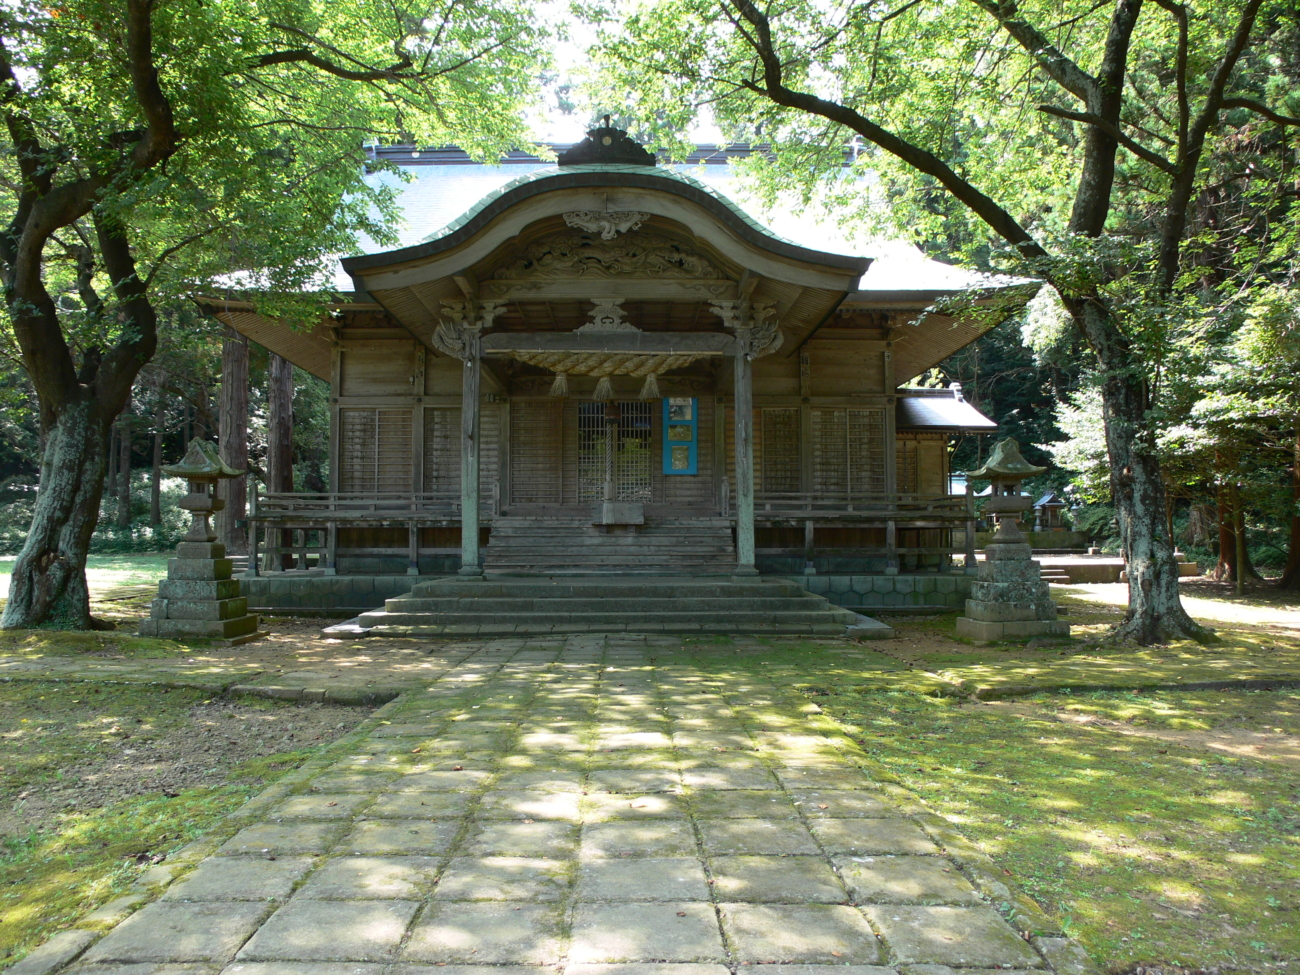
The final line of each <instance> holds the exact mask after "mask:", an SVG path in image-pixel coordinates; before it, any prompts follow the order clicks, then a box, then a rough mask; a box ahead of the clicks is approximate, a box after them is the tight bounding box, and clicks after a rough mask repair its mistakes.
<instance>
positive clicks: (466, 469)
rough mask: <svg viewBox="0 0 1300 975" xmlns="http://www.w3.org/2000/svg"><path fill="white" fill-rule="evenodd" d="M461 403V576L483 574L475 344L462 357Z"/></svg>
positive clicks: (478, 362) (478, 371) (478, 361)
mask: <svg viewBox="0 0 1300 975" xmlns="http://www.w3.org/2000/svg"><path fill="white" fill-rule="evenodd" d="M464 361H465V368H464V371H463V373H462V379H461V402H460V575H462V576H467V577H471V578H473V577H477V576H481V575H482V574H483V566H482V565H481V564H480V559H481V556H480V554H479V549H478V525H479V511H478V453H479V451H478V448H479V387H480V385H481V381H482V378H483V360H482V359H481V358H480V355H479V350H478V348H477V342H475V343H474V348H472V349H471V350H469V354H468V356H467V357H466V358H465V360H464Z"/></svg>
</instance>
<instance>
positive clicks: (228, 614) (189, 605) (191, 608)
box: [152, 596, 248, 620]
mask: <svg viewBox="0 0 1300 975" xmlns="http://www.w3.org/2000/svg"><path fill="white" fill-rule="evenodd" d="M158 603H162V604H163V605H162V606H158V605H157V604H158ZM154 604H155V605H154V612H153V614H152V615H153V618H154V619H173V620H233V619H237V618H238V617H240V616H246V615H248V599H247V598H245V597H244V596H237V597H235V598H234V599H155V600H154ZM159 610H161V612H159Z"/></svg>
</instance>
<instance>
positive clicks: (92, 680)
mask: <svg viewBox="0 0 1300 975" xmlns="http://www.w3.org/2000/svg"><path fill="white" fill-rule="evenodd" d="M253 676H254V677H256V676H258V675H253ZM241 677H242V679H245V680H246V679H247V675H241ZM9 681H29V682H34V681H42V682H48V683H54V684H110V685H117V686H122V687H168V688H173V689H176V690H188V691H203V692H204V693H207V694H212V695H214V696H222V697H262V698H272V699H275V700H281V701H302V702H304V703H308V704H346V705H367V704H387V703H389V702H390V701H393V700H396V698H397V697H398V696H399V695H400V694H402V693H403V692H404V691H405V690H407V688H404V687H392V686H387V687H382V686H381V687H370V688H364V689H363V688H352V687H329V688H324V687H288V686H285V685H281V684H265V685H263V684H248V683H242V684H235V683H229V682H225V681H216V682H213V683H203V682H200V681H197V680H156V679H154V680H144V679H142V680H126V679H123V678H122V677H120V676H114V677H98V676H95V675H94V674H84V673H83V674H57V675H50V674H4V675H0V683H4V682H9ZM419 683H420V681H413V682H412V685H413V686H415V685H418V684H419Z"/></svg>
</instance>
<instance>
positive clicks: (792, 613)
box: [358, 609, 857, 628]
mask: <svg viewBox="0 0 1300 975" xmlns="http://www.w3.org/2000/svg"><path fill="white" fill-rule="evenodd" d="M358 619H360V621H361V624H362V625H363V626H366V625H370V626H424V625H439V626H450V625H454V624H458V623H480V624H489V623H506V622H519V623H529V624H534V625H538V624H548V625H549V624H552V623H587V624H592V625H595V624H599V625H601V626H605V625H607V624H610V623H622V624H632V623H635V624H637V625H641V624H665V625H667V624H681V623H689V624H691V625H693V626H704V625H705V624H709V623H716V622H720V621H723V622H728V623H733V624H735V625H737V626H739V625H746V626H749V625H755V624H767V623H809V624H812V623H838V624H839V625H840V627H841V628H843V627H845V626H848V625H849V624H850V623H854V622H856V621H857V614H855V613H846V614H844V615H842V616H841V615H840V614H839V613H835V614H828V613H825V612H822V611H819V610H816V609H807V610H786V611H767V612H761V613H727V614H726V616H725V618H722V619H720V618H719V616H718V614H717V613H675V612H671V611H669V612H661V613H626V612H623V611H621V610H618V609H611V610H609V611H606V612H573V613H536V612H528V613H521V614H518V615H515V614H505V613H468V612H466V613H389V612H375V613H362V614H361V616H360V617H358Z"/></svg>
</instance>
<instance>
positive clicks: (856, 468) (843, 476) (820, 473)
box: [812, 407, 885, 497]
mask: <svg viewBox="0 0 1300 975" xmlns="http://www.w3.org/2000/svg"><path fill="white" fill-rule="evenodd" d="M812 427H813V431H812V433H813V491H814V492H815V493H817V494H818V495H823V496H835V495H839V496H848V497H873V496H879V495H883V494H884V493H885V411H884V410H883V409H881V408H879V407H865V408H854V409H815V410H813V414H812Z"/></svg>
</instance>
